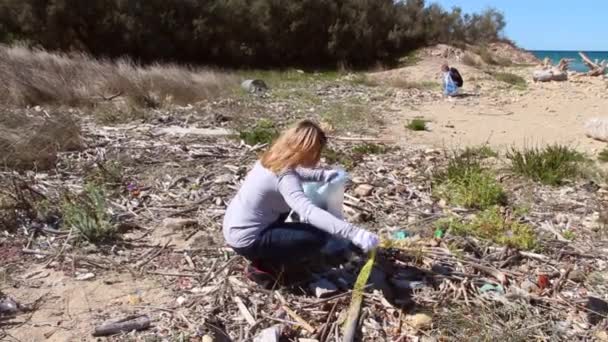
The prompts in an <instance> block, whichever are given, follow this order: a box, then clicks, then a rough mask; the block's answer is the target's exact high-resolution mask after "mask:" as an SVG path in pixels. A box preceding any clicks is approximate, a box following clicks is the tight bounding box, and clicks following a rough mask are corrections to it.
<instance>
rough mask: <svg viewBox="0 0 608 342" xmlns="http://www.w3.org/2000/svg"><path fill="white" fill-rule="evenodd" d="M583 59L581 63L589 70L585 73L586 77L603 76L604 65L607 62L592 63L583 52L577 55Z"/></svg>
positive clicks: (604, 71)
mask: <svg viewBox="0 0 608 342" xmlns="http://www.w3.org/2000/svg"><path fill="white" fill-rule="evenodd" d="M578 54H579V55H580V56H581V58H582V59H583V63H585V65H586V66H587V67H588V68H589V71H588V72H587V74H586V75H587V76H603V75H604V74H605V73H606V65H607V64H608V62H606V60H603V61H601V62H600V63H596V62H593V61H592V60H591V59H590V58H589V57H588V56H587V55H586V54H585V53H584V52H579V53H578Z"/></svg>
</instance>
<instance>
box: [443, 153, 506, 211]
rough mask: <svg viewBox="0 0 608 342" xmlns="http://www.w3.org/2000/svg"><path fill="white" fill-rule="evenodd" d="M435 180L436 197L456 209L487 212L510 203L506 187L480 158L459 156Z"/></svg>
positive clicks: (452, 159) (451, 160) (453, 158)
mask: <svg viewBox="0 0 608 342" xmlns="http://www.w3.org/2000/svg"><path fill="white" fill-rule="evenodd" d="M434 178H435V179H434V183H435V195H436V196H438V197H440V198H443V199H445V200H446V201H447V202H448V203H450V204H452V205H457V206H462V207H465V208H475V209H486V208H488V207H491V206H493V205H497V204H504V203H505V202H506V194H505V192H504V189H503V187H502V186H501V185H500V183H498V181H497V180H496V178H495V177H494V174H493V173H492V172H491V171H490V170H486V169H485V168H484V167H482V165H481V163H480V160H479V158H477V157H472V156H463V155H455V156H454V157H452V158H450V161H449V162H448V165H447V167H446V169H445V170H444V171H443V172H440V173H438V174H436V175H435V177H434Z"/></svg>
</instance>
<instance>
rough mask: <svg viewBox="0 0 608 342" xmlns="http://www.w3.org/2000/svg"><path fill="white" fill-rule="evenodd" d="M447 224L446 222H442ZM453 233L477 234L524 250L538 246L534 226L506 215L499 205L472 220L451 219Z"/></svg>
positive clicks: (450, 224) (450, 227)
mask: <svg viewBox="0 0 608 342" xmlns="http://www.w3.org/2000/svg"><path fill="white" fill-rule="evenodd" d="M442 224H444V225H445V222H442ZM448 226H449V230H450V232H451V233H452V234H455V235H461V236H467V235H471V236H475V237H477V238H480V239H484V240H489V241H492V242H494V243H496V244H500V245H504V246H510V247H513V248H519V249H524V250H531V249H534V248H535V247H536V246H537V241H536V234H535V233H534V229H532V227H530V226H528V225H526V224H522V223H519V222H517V221H516V219H513V218H509V217H505V216H504V215H503V214H502V213H501V211H500V208H499V207H496V206H494V207H490V208H487V209H486V210H484V211H482V212H480V213H479V214H477V216H475V218H473V219H472V220H471V221H468V222H465V221H459V220H456V219H451V220H449V222H448Z"/></svg>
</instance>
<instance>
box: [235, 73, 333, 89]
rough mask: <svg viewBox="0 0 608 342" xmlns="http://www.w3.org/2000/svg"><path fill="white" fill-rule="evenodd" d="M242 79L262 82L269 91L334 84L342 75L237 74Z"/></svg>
mask: <svg viewBox="0 0 608 342" xmlns="http://www.w3.org/2000/svg"><path fill="white" fill-rule="evenodd" d="M239 74H240V75H241V77H242V78H243V79H260V80H263V81H264V82H265V83H266V84H267V85H268V86H269V87H270V88H271V89H275V88H280V87H285V86H290V85H296V84H303V83H310V82H314V81H325V82H334V81H337V80H338V79H339V78H340V77H341V76H343V73H341V72H338V71H333V70H330V71H318V72H305V71H303V70H295V69H288V70H280V71H276V70H248V71H241V72H239Z"/></svg>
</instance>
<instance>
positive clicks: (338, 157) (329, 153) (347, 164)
mask: <svg viewBox="0 0 608 342" xmlns="http://www.w3.org/2000/svg"><path fill="white" fill-rule="evenodd" d="M323 158H324V159H325V163H327V164H329V165H340V166H342V167H344V168H345V169H346V170H352V169H353V168H354V167H355V165H356V163H357V161H358V159H359V158H357V156H351V155H348V154H347V153H344V152H341V151H336V150H334V149H331V148H325V150H323Z"/></svg>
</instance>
